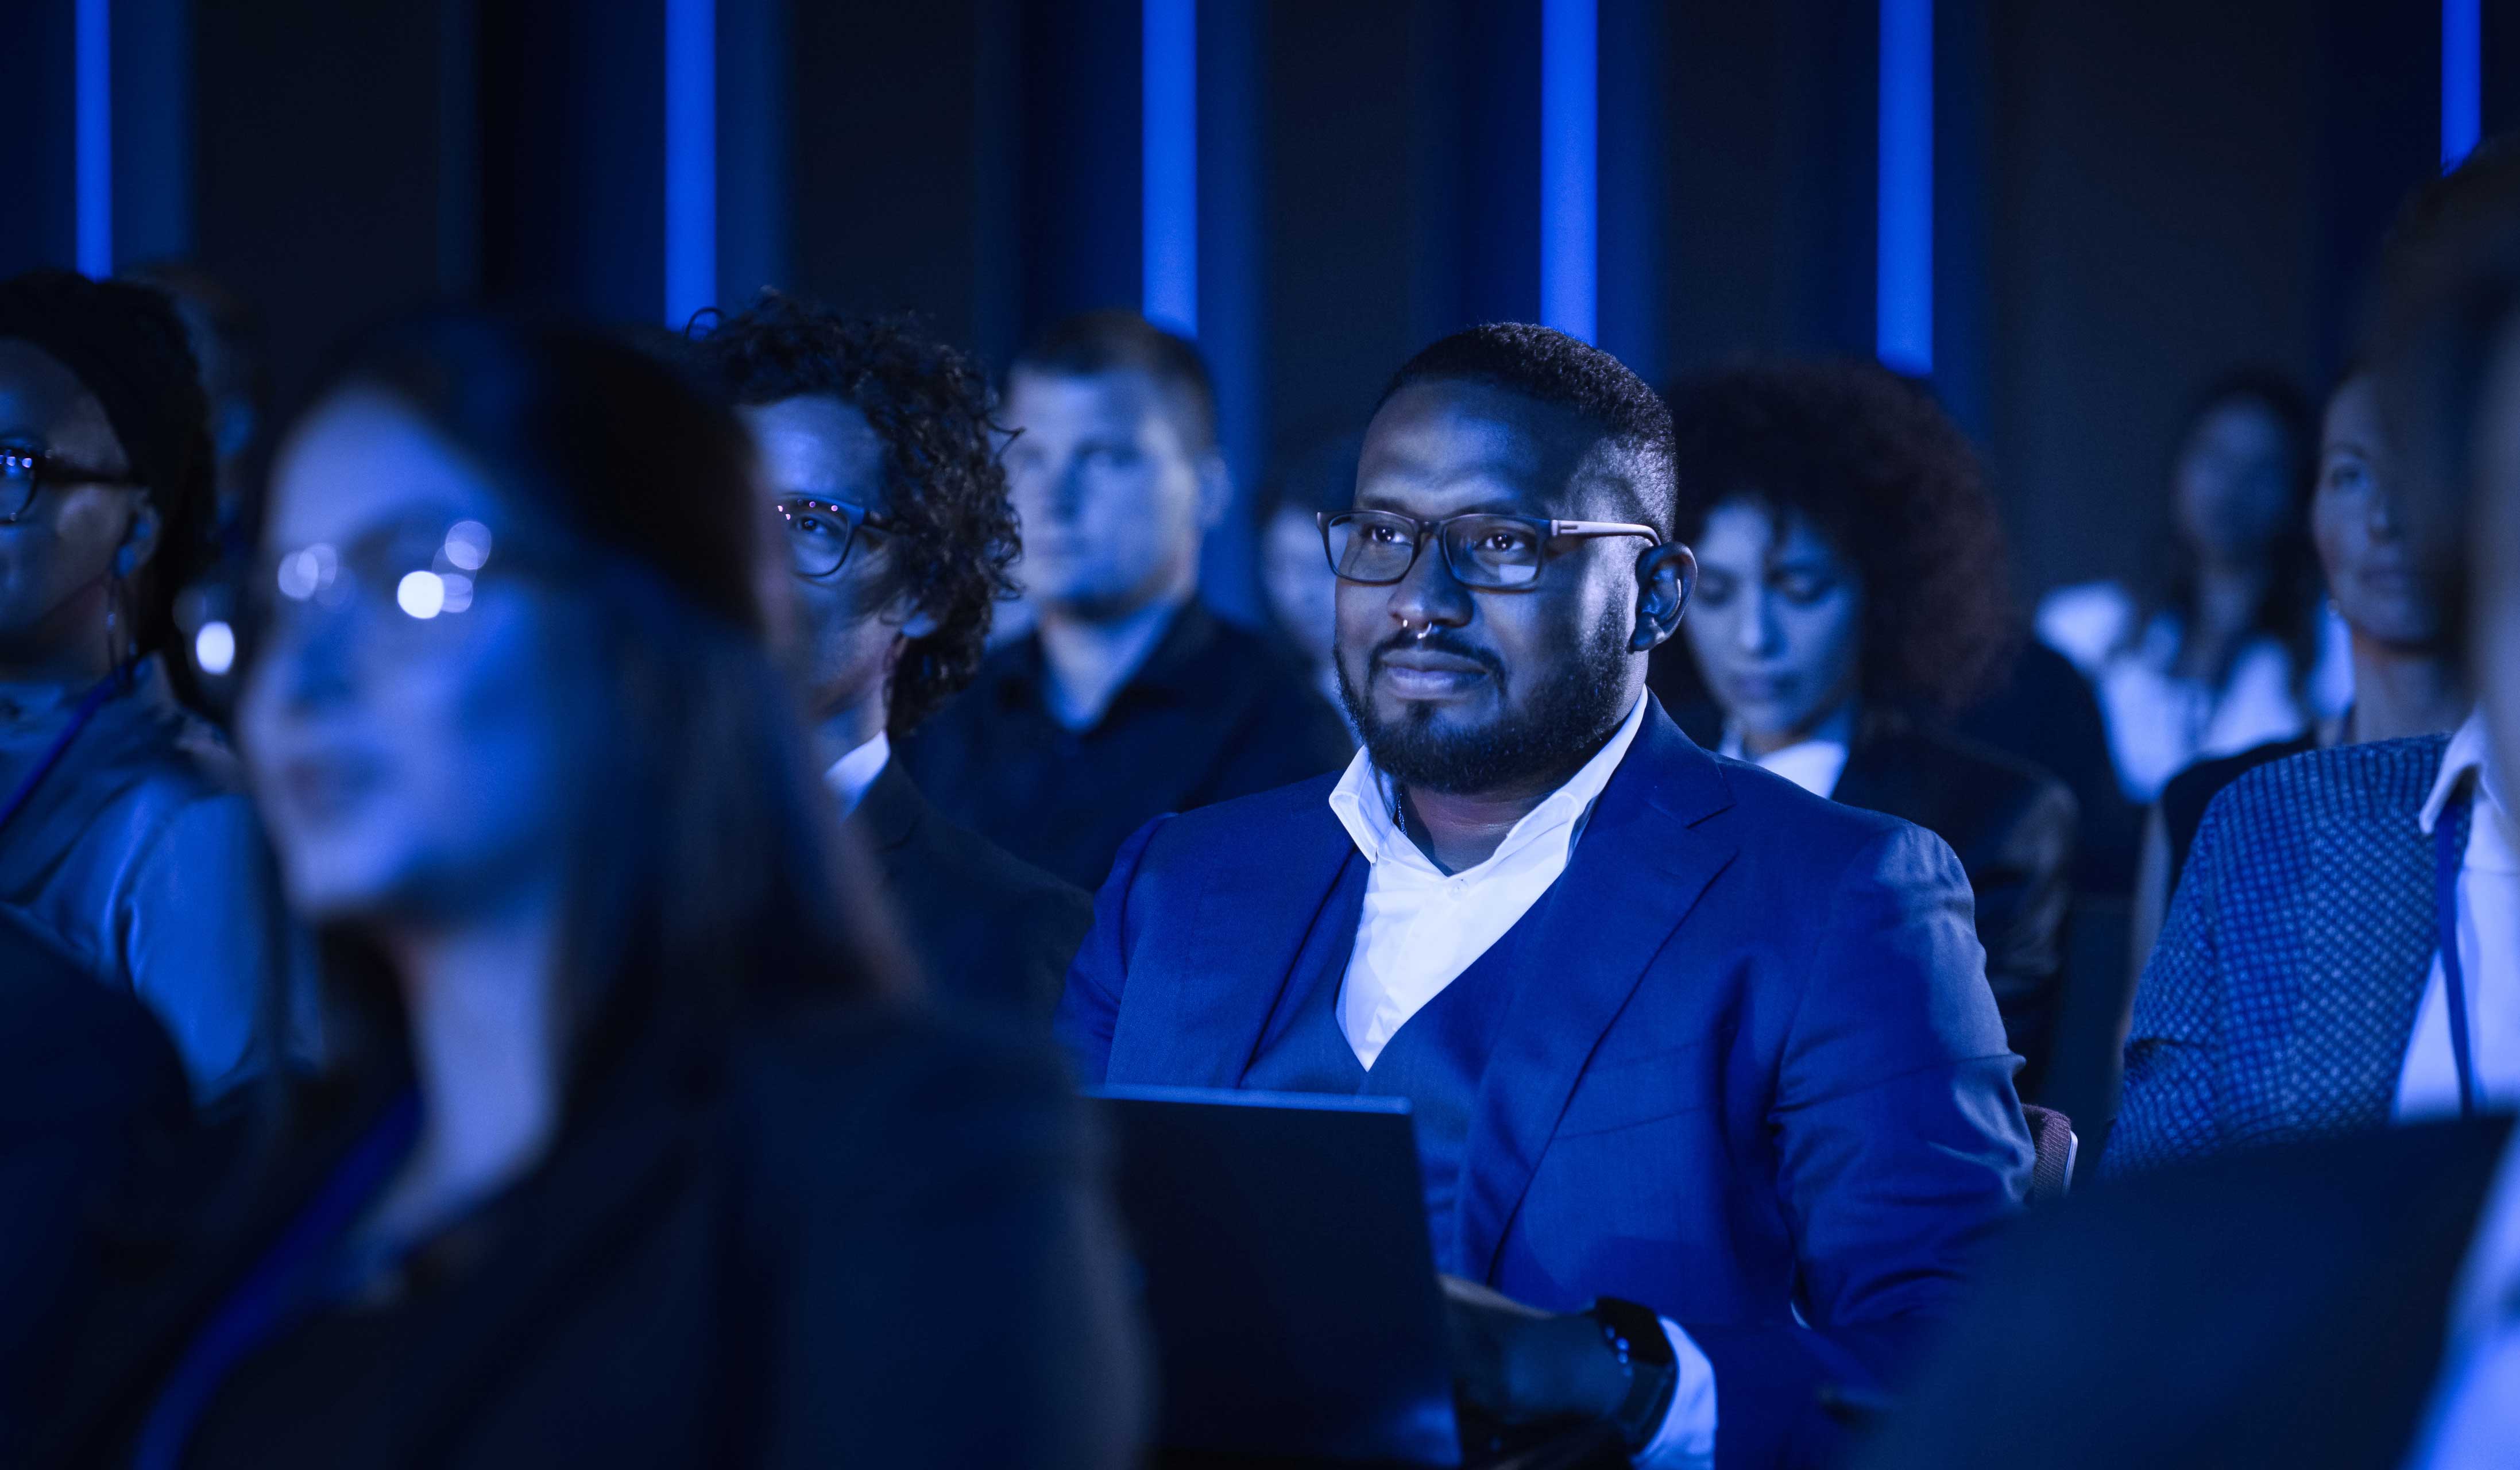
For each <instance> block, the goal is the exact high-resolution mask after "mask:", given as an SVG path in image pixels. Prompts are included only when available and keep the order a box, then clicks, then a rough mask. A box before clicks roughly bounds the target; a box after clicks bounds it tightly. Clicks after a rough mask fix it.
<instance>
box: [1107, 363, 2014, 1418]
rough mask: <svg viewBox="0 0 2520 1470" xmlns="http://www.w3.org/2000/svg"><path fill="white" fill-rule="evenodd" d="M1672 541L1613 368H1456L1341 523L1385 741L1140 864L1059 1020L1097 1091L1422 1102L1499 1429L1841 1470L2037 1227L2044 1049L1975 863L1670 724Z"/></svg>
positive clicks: (1638, 415)
mask: <svg viewBox="0 0 2520 1470" xmlns="http://www.w3.org/2000/svg"><path fill="white" fill-rule="evenodd" d="M1672 515H1673V483H1672V426H1671V418H1670V414H1669V412H1668V411H1667V410H1666V409H1665V408H1664V407H1663V406H1662V404H1661V402H1660V400H1658V399H1657V398H1655V396H1654V395H1653V393H1652V391H1651V390H1650V389H1649V388H1647V387H1646V386H1645V385H1644V384H1643V382H1642V381H1640V380H1639V379H1637V378H1636V376H1635V375H1634V374H1632V373H1630V372H1629V371H1628V370H1627V369H1626V368H1625V367H1623V366H1622V365H1620V364H1619V362H1618V361H1617V360H1616V359H1614V358H1612V357H1610V356H1609V355H1608V354H1606V353H1603V352H1600V351H1598V350H1597V349H1595V348H1592V347H1589V346H1586V345H1584V344H1583V343H1580V342H1577V341H1575V340H1574V339H1572V338H1570V337H1567V336H1564V335H1562V334H1558V333H1555V332H1552V331H1549V330H1548V329H1545V328H1539V327H1525V326H1491V327H1482V328H1477V329H1473V330H1471V331H1468V332H1464V333H1461V334H1456V335H1454V336H1451V337H1447V338H1445V339H1444V340H1442V341H1440V342H1437V343H1436V344H1435V345H1433V346H1432V347H1429V348H1427V349H1426V350H1425V351H1424V352H1422V353H1420V354H1418V357H1417V358H1416V359H1414V360H1413V361H1412V362H1410V363H1409V365H1408V366H1406V367H1404V368H1403V369H1401V371H1400V374H1399V376H1398V377H1397V378H1396V379H1394V380H1393V383H1392V385H1391V387H1390V388H1389V389H1388V390H1386V392H1385V393H1384V395H1383V398H1382V402H1381V404H1380V406H1379V408H1378V409H1377V411H1376V412H1375V414H1374V416H1373V423H1372V425H1371V427H1370V428H1369V429H1368V431H1367V435H1366V441H1365V448H1364V455H1363V460H1362V463H1361V465H1360V467H1359V470H1358V477H1357V490H1356V499H1355V509H1354V510H1353V511H1351V512H1345V513H1342V514H1336V515H1330V516H1327V517H1325V520H1324V542H1325V551H1326V553H1327V555H1328V559H1329V561H1330V564H1331V565H1332V567H1333V568H1334V569H1335V571H1336V573H1337V575H1338V577H1339V579H1340V583H1339V587H1338V590H1337V647H1336V653H1337V663H1338V675H1339V681H1340V686H1341V689H1342V691H1343V694H1344V697H1345V699H1346V702H1347V705H1348V708H1349V712H1350V714H1351V715H1352V716H1353V718H1354V719H1355V721H1356V723H1357V726H1358V728H1359V730H1360V732H1361V733H1362V735H1363V736H1364V741H1365V748H1364V750H1363V751H1361V752H1359V753H1358V754H1357V756H1356V757H1355V758H1354V760H1353V761H1352V762H1350V763H1349V765H1348V766H1347V768H1346V770H1345V773H1344V774H1343V775H1340V776H1336V777H1324V778H1322V779H1320V780H1311V781H1306V782H1303V783H1301V784H1298V785H1293V786H1288V787H1284V788H1283V789H1279V790H1275V791H1270V792H1266V793H1263V794H1261V795H1257V796H1253V797H1250V798H1247V799H1245V800H1241V801H1236V802H1230V803H1227V804H1224V805H1221V806H1217V807H1212V808H1209V809H1207V810H1205V811H1200V812H1192V813H1187V814H1184V815H1182V816H1179V817H1173V818H1168V819H1163V820H1159V821H1157V822H1154V823H1151V824H1148V826H1146V827H1145V828H1143V829H1142V830H1141V831H1140V832H1139V833H1138V834H1137V835H1136V836H1134V837H1132V838H1130V840H1129V842H1128V843H1127V845H1126V846H1124V847H1123V848H1122V849H1121V851H1120V855H1119V858H1118V861H1117V862H1116V864H1115V865H1114V867H1113V869H1112V873H1111V877H1110V880H1109V881H1108V882H1107V883H1106V884H1105V885H1104V886H1103V888H1102V894H1101V896H1100V897H1099V898H1098V900H1097V913H1096V925H1095V929H1094V932H1093V934H1092V935H1091V936H1089V937H1088V939H1087V940H1086V944H1085V948H1084V949H1083V951H1081V952H1080V953H1079V955H1078V957H1077V960H1076V964H1075V967H1074V968H1073V969H1072V970H1071V971H1070V973H1069V975H1068V982H1067V993H1066V996H1065V998H1064V999H1063V1000H1062V1001H1061V1002H1060V1006H1059V1015H1058V1023H1057V1024H1058V1031H1059V1035H1060V1038H1061V1040H1062V1041H1063V1042H1064V1043H1065V1044H1066V1045H1067V1046H1068V1047H1069V1050H1070V1051H1071V1053H1072V1054H1073V1055H1074V1056H1075V1057H1076V1059H1077V1062H1078V1066H1079V1069H1080V1071H1081V1072H1082V1073H1083V1075H1084V1076H1085V1078H1086V1079H1087V1080H1088V1081H1089V1082H1094V1083H1105V1084H1140V1085H1172V1086H1197V1087H1213V1088H1245V1089H1258V1090H1269V1091H1309V1092H1328V1093H1346V1094H1349V1095H1357V1094H1378V1095H1383V1096H1393V1095H1396V1096H1400V1097H1404V1098H1406V1099H1407V1100H1408V1101H1409V1102H1410V1103H1411V1105H1412V1110H1413V1112H1414V1114H1415V1121H1416V1126H1417V1132H1418V1149H1419V1155H1420V1163H1421V1166H1422V1170H1423V1180H1424V1184H1425V1194H1426V1209H1427V1214H1428V1221H1429V1227H1430V1230H1431V1232H1432V1236H1433V1240H1434V1245H1435V1256H1436V1262H1437V1265H1438V1267H1439V1268H1440V1269H1441V1270H1443V1271H1444V1272H1445V1273H1446V1276H1447V1280H1446V1290H1447V1296H1448V1299H1449V1301H1450V1304H1451V1307H1452V1312H1453V1320H1454V1352H1455V1364H1456V1373H1457V1377H1458V1380H1459V1384H1458V1386H1459V1389H1460V1392H1461V1394H1462V1396H1463V1399H1464V1400H1465V1401H1466V1402H1467V1403H1470V1404H1471V1405H1473V1406H1474V1407H1475V1408H1476V1409H1477V1410H1479V1411H1480V1412H1482V1413H1484V1414H1485V1415H1487V1416H1490V1417H1492V1418H1494V1419H1496V1420H1498V1421H1500V1422H1502V1423H1505V1424H1508V1425H1536V1424H1546V1423H1551V1422H1558V1421H1564V1420H1567V1419H1570V1418H1582V1419H1591V1420H1596V1421H1602V1420H1606V1421H1608V1422H1610V1423H1612V1424H1615V1425H1616V1426H1617V1428H1618V1429H1619V1431H1620V1433H1621V1434H1622V1435H1623V1436H1624V1437H1625V1439H1626V1442H1627V1446H1628V1448H1629V1449H1630V1451H1631V1452H1632V1453H1634V1454H1636V1455H1638V1456H1639V1457H1640V1459H1641V1462H1643V1463H1646V1464H1651V1465H1704V1464H1709V1463H1713V1462H1714V1460H1715V1456H1716V1455H1717V1454H1718V1453H1719V1451H1720V1453H1721V1454H1722V1456H1723V1460H1722V1462H1723V1463H1725V1464H1727V1465H1735V1464H1738V1465H1768V1464H1777V1463H1806V1462H1810V1461H1813V1460H1816V1459H1820V1458H1823V1457H1825V1456H1826V1455H1827V1454H1829V1453H1831V1452H1832V1451H1833V1448H1834V1446H1833V1444H1832V1440H1833V1436H1834V1434H1835V1431H1834V1429H1833V1428H1832V1427H1831V1424H1830V1423H1829V1421H1828V1420H1827V1419H1826V1418H1825V1416H1823V1413H1822V1411H1821V1408H1820V1404H1821V1402H1822V1398H1823V1388H1824V1387H1825V1386H1828V1385H1841V1386H1843V1387H1845V1388H1847V1389H1848V1390H1850V1391H1852V1393H1853V1394H1854V1395H1855V1396H1857V1397H1861V1396H1862V1395H1863V1394H1864V1393H1865V1392H1867V1391H1868V1390H1869V1389H1871V1388H1872V1386H1873V1383H1874V1381H1875V1380H1877V1379H1879V1378H1883V1377H1886V1376H1888V1375H1890V1374H1891V1373H1892V1371H1893V1370H1894V1369H1895V1368H1896V1367H1897V1366H1899V1365H1900V1364H1901V1363H1902V1361H1903V1360H1904V1355H1905V1354H1906V1353H1908V1352H1909V1351H1910V1350H1911V1348H1912V1346H1913V1343H1914V1342H1915V1341H1916V1339H1917V1336H1918V1334H1919V1333H1920V1331H1922V1330H1923V1329H1924V1328H1925V1327H1926V1326H1928V1325H1929V1324H1930V1323H1931V1322H1932V1321H1933V1320H1934V1319H1935V1318H1936V1317H1937V1315H1938V1314H1940V1313H1941V1312H1942V1311H1943V1309H1944V1307H1945V1305H1946V1304H1947V1302H1948V1301H1949V1300H1950V1299H1951V1298H1952V1296H1953V1295H1954V1293H1955V1290H1956V1286H1957V1282H1958V1277H1959V1274H1960V1272H1961V1270H1962V1269H1963V1266H1964V1263H1965V1262H1966V1261H1967V1259H1968V1258H1969V1256H1970V1255H1971V1253H1972V1252H1973V1251H1974V1250H1975V1249H1976V1248H1977V1246H1978V1245H1979V1243H1980V1242H1981V1241H1982V1240H1983V1238H1984V1237H1985V1236H1986V1235H1987V1234H1988V1233H1989V1232H1990V1231H1991V1230H1992V1229H1993V1228H1994V1227H1995V1226H1996V1225H1998V1224H1999V1223H2000V1222H2001V1221H2003V1219H2004V1218H2006V1217H2007V1216H2008V1215H2010V1214H2011V1213H2012V1211H2013V1210H2014V1209H2015V1208H2016V1207H2017V1206H2018V1205H2019V1203H2020V1201H2021V1199H2022V1195H2023V1191H2024V1188H2025V1185H2026V1182H2027V1179H2028V1175H2029V1169H2030V1163H2031V1147H2030V1142H2029V1138H2028V1136H2027V1134H2026V1131H2025V1129H2024V1126H2023V1122H2022V1116H2021V1111H2020V1106H2019V1103H2018V1101H2017V1099H2016V1098H2015V1096H2014V1093H2013V1090H2012V1082H2011V1078H2012V1073H2013V1069H2014V1068H2015V1067H2016V1066H2017V1065H2018V1064H2019V1063H2018V1059H2017V1058H2016V1057H2014V1056H2012V1055H2011V1054H2010V1053H2009V1052H2008V1051H2007V1050H2006V1049H2005V1047H2004V1040H2003V1025H2002V1022H2001V1021H2000V1020H1999V1018H1998V1016H1997V1013H1996V1006H1995V1001H1994V997H1993V995H1992V994H1991V993H1990V991H1989V990H1988V988H1987V982H1986V977H1985V972H1984V969H1983V961H1982V958H1981V953H1980V951H1979V948H1978V945H1977V941H1976V938H1975V936H1974V935H1973V933H1972V932H1971V927H1970V905H1969V896H1968V884H1967V880H1966V878H1965V877H1964V876H1963V874H1962V873H1961V870H1960V867H1959V864H1958V860H1956V859H1955V858H1954V857H1953V856H1952V853H1951V850H1950V849H1949V848H1947V847H1945V846H1944V845H1943V843H1942V842H1941V841H1940V840H1939V839H1937V838H1935V837H1934V836H1932V835H1931V834H1930V833H1927V832H1925V831H1923V830H1921V829H1919V828H1917V827H1914V826H1912V825H1910V824H1906V823H1903V822H1900V821H1897V820H1896V819H1893V818H1888V817H1883V816H1880V815H1878V814H1876V813H1871V812H1867V811H1862V810H1859V809H1856V808H1852V807H1847V806H1842V805H1839V804H1837V803H1834V802H1830V801H1827V800H1825V799H1823V798H1821V797H1817V796H1813V795H1811V794H1810V793H1808V792H1805V791H1803V790H1802V789H1801V788H1799V787H1797V786H1795V785H1794V784H1793V783H1792V782H1790V781H1787V780H1783V779H1782V778H1780V777H1777V776H1774V775H1772V774H1770V773H1768V772H1765V771H1762V770H1760V769H1758V768H1756V767H1754V766H1749V765H1745V764H1742V763H1740V762H1735V761H1727V760H1723V759H1720V758H1718V757H1716V756H1713V755H1710V754H1708V753H1707V752H1706V751H1703V750H1701V749H1699V748H1698V747H1697V746H1695V745H1693V744H1691V743H1690V742H1689V740H1688V737H1687V736H1685V735H1682V734H1681V733H1680V731H1679V730H1678V728H1677V727H1675V726H1674V725H1673V724H1672V722H1671V720H1670V719H1669V718H1668V717H1667V716H1666V715H1665V714H1664V713H1663V711H1662V709H1661V707H1660V706H1659V705H1658V704H1657V703H1655V702H1654V700H1653V699H1652V698H1651V697H1650V696H1649V695H1648V694H1647V693H1646V692H1645V685H1644V675H1645V663H1646V655H1647V654H1648V653H1649V652H1650V651H1651V650H1652V649H1653V648H1654V647H1655V646H1658V645H1660V644H1661V643H1662V642H1663V641H1664V640H1666V639H1668V638H1669V637H1671V635H1672V633H1673V631H1674V630H1675V629H1676V628H1677V627H1678V626H1679V624H1680V620H1681V615H1682V612H1683V610H1684V608H1685V607H1686V606H1687V603H1688V594H1689V589H1690V585H1691V582H1692V580H1693V578H1694V576H1695V562H1694V560H1693V558H1692V557H1691V556H1690V554H1689V552H1688V548H1686V547H1684V546H1681V545H1679V544H1678V543H1676V542H1674V541H1671V540H1670V539H1669V534H1670V533H1669V526H1670V524H1671V519H1672ZM1525 1304H1528V1305H1525ZM1587 1304H1591V1310H1590V1311H1589V1312H1588V1311H1587V1310H1586V1308H1587ZM1614 1336H1615V1338H1617V1339H1618V1340H1620V1341H1623V1342H1625V1343H1626V1344H1627V1345H1628V1348H1629V1350H1630V1351H1629V1353H1625V1354H1623V1353H1620V1352H1618V1351H1616V1350H1615V1349H1614V1348H1613V1346H1612V1345H1611V1344H1612V1340H1613V1337H1614Z"/></svg>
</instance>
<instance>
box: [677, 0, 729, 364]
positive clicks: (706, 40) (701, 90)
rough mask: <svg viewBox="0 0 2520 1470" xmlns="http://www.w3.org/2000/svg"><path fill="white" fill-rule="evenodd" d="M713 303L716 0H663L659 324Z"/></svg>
mask: <svg viewBox="0 0 2520 1470" xmlns="http://www.w3.org/2000/svg"><path fill="white" fill-rule="evenodd" d="M716 304H717V0H665V302H664V306H665V325H666V326H668V327H672V328H674V329H676V330H678V331H679V330H680V329H681V328H682V326H683V325H684V324H685V323H687V322H689V321H690V320H691V319H692V315H693V313H695V312H697V311H700V310H702V309H704V308H706V307H709V306H714V305H716Z"/></svg>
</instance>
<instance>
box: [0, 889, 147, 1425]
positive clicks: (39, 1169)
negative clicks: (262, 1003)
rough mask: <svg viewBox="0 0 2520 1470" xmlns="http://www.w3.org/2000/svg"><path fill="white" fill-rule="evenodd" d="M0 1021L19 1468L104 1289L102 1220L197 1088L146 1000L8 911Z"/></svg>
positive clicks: (3, 1303)
mask: <svg viewBox="0 0 2520 1470" xmlns="http://www.w3.org/2000/svg"><path fill="white" fill-rule="evenodd" d="M0 1017H5V1018H6V1019H5V1020H0V1464H13V1465H14V1464H19V1463H22V1461H23V1459H24V1455H25V1452H26V1449H25V1436H26V1435H27V1434H28V1433H29V1431H30V1429H31V1427H32V1424H33V1415H34V1413H35V1405H37V1404H45V1405H49V1404H50V1403H51V1402H52V1390H51V1386H50V1380H51V1378H52V1377H53V1375H54V1374H55V1373H56V1372H57V1371H58V1370H59V1369H61V1368H62V1367H63V1366H64V1364H63V1363H62V1362H61V1361H60V1355H59V1353H58V1352H57V1351H56V1350H57V1346H58V1344H59V1342H60V1339H61V1337H62V1335H63V1334H64V1333H65V1332H66V1331H67V1330H68V1328H69V1325H70V1323H71V1322H73V1321H74V1320H75V1319H76V1316H77V1314H79V1313H80V1312H82V1311H83V1310H85V1308H86V1305H87V1298H88V1294H89V1293H90V1292H92V1291H93V1290H95V1289H96V1286H97V1283H98V1271H99V1261H98V1250H99V1247H100V1245H101V1243H102V1242H101V1238H100V1231H99V1227H100V1225H102V1224H103V1223H104V1222H105V1220H106V1219H107V1218H109V1217H112V1216H115V1215H118V1214H120V1213H122V1206H123V1205H124V1204H125V1203H126V1202H131V1203H136V1201H132V1200H131V1199H130V1197H131V1196H132V1195H133V1193H134V1192H135V1189H136V1180H137V1179H138V1178H144V1177H146V1174H147V1168H148V1166H149V1165H152V1164H155V1163H158V1162H159V1161H160V1160H161V1159H162V1157H163V1155H164V1154H165V1153H166V1152H167V1150H169V1149H170V1148H173V1147H176V1146H179V1145H180V1143H181V1142H182V1140H183V1139H184V1136H185V1134H186V1131H187V1130H188V1128H189V1127H190V1124H191V1121H192V1092H191V1090H190V1088H189V1086H188V1085H187V1083H186V1082H185V1078H184V1067H183V1063H182V1062H181V1061H180V1060H178V1059H177V1057H176V1055H175V1046H174V1043H172V1042H171V1041H169V1040H167V1037H166V1032H165V1028H163V1027H162V1026H160V1025H158V1020H157V1018H156V1017H155V1016H154V1015H152V1014H151V1013H150V1011H149V1008H148V1007H147V1006H146V1005H144V1004H142V1003H141V1002H140V1001H139V1000H138V999H136V998H135V997H133V995H132V994H131V992H130V991H129V990H128V989H126V988H124V987H123V986H122V985H120V984H119V983H111V982H108V981H107V980H105V979H103V978H101V977H99V976H96V975H92V974H90V973H88V971H87V970H86V969H84V968H83V967H81V966H80V965H79V964H78V963H77V962H76V961H75V960H74V959H73V958H71V957H70V954H69V952H68V951H67V949H65V948H64V947H62V946H61V945H60V944H59V943H57V942H56V941H54V940H53V939H52V938H51V937H50V936H49V935H48V934H46V933H45V932H43V931H42V930H41V929H39V928H38V927H37V926H36V925H35V924H34V923H33V922H32V921H31V920H29V919H27V918H25V917H24V916H23V915H22V914H21V913H19V912H18V911H17V910H15V909H11V908H6V907H0Z"/></svg>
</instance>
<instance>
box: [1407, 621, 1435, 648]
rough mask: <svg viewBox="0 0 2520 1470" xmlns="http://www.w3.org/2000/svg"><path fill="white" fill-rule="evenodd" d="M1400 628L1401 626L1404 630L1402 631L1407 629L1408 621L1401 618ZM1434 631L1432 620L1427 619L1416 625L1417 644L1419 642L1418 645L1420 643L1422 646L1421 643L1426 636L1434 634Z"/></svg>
mask: <svg viewBox="0 0 2520 1470" xmlns="http://www.w3.org/2000/svg"><path fill="white" fill-rule="evenodd" d="M1400 626H1401V627H1402V628H1404V629H1405V628H1407V627H1408V626H1409V620H1408V619H1407V618H1402V619H1401V620H1400ZM1434 631H1435V622H1434V619H1432V618H1429V619H1427V620H1426V621H1425V622H1422V623H1419V624H1418V642H1419V643H1421V644H1422V643H1424V642H1425V641H1426V635H1428V634H1430V633H1432V632H1434Z"/></svg>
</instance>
